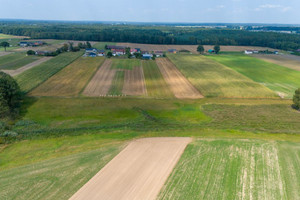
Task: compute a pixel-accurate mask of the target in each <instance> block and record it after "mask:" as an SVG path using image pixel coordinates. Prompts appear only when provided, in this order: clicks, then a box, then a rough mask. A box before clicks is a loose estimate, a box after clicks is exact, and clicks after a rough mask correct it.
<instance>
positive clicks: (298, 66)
mask: <svg viewBox="0 0 300 200" xmlns="http://www.w3.org/2000/svg"><path fill="white" fill-rule="evenodd" d="M252 56H253V57H256V58H259V59H262V60H264V61H267V62H270V63H274V64H277V65H281V66H284V67H288V68H290V69H294V70H297V71H300V56H294V55H274V54H270V55H266V54H253V55H252Z"/></svg>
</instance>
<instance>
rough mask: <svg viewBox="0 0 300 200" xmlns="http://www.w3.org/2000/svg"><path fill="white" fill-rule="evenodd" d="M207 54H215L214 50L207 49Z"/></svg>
mask: <svg viewBox="0 0 300 200" xmlns="http://www.w3.org/2000/svg"><path fill="white" fill-rule="evenodd" d="M207 52H208V53H215V50H213V49H209V50H208V51H207Z"/></svg>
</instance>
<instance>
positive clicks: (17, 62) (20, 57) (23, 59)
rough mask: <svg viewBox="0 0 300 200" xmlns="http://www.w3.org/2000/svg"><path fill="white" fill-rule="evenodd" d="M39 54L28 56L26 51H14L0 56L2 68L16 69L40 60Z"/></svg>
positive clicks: (0, 66) (0, 67)
mask: <svg viewBox="0 0 300 200" xmlns="http://www.w3.org/2000/svg"><path fill="white" fill-rule="evenodd" d="M38 59H39V57H37V56H26V53H12V54H9V55H5V56H1V57H0V70H1V69H2V70H15V69H18V68H20V67H22V66H24V65H27V64H29V63H31V62H34V61H36V60H38Z"/></svg>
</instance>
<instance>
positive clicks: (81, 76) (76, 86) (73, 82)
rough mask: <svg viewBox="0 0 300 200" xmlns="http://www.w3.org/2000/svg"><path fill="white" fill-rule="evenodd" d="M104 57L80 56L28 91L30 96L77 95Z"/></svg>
mask: <svg viewBox="0 0 300 200" xmlns="http://www.w3.org/2000/svg"><path fill="white" fill-rule="evenodd" d="M103 61H104V58H101V57H98V58H84V57H80V58H78V59H77V60H76V61H74V62H73V63H71V64H70V65H68V66H67V67H65V68H64V69H62V70H61V71H60V72H58V73H57V74H55V75H54V76H52V77H51V78H49V79H48V80H47V81H46V82H44V83H43V84H42V85H40V86H39V87H37V88H36V89H34V90H33V91H32V92H30V94H29V95H32V96H77V95H79V93H80V92H81V91H82V90H83V89H84V87H85V85H86V84H87V82H88V81H89V80H90V79H91V77H92V76H93V75H94V73H95V72H96V71H97V69H98V68H99V67H100V66H101V64H102V63H103Z"/></svg>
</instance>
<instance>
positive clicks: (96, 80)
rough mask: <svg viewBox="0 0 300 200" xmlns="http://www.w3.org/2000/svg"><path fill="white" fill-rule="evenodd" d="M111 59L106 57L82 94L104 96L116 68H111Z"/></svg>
mask: <svg viewBox="0 0 300 200" xmlns="http://www.w3.org/2000/svg"><path fill="white" fill-rule="evenodd" d="M111 64H112V60H110V59H106V60H105V61H104V63H103V65H102V66H101V67H100V69H99V70H98V71H97V72H96V74H95V76H94V77H93V78H92V80H91V81H90V82H89V84H88V85H87V87H86V88H85V90H84V91H83V94H84V95H86V96H94V97H97V96H106V94H107V93H108V91H109V89H110V87H111V85H112V81H113V79H114V76H115V73H116V71H117V70H116V69H111Z"/></svg>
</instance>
